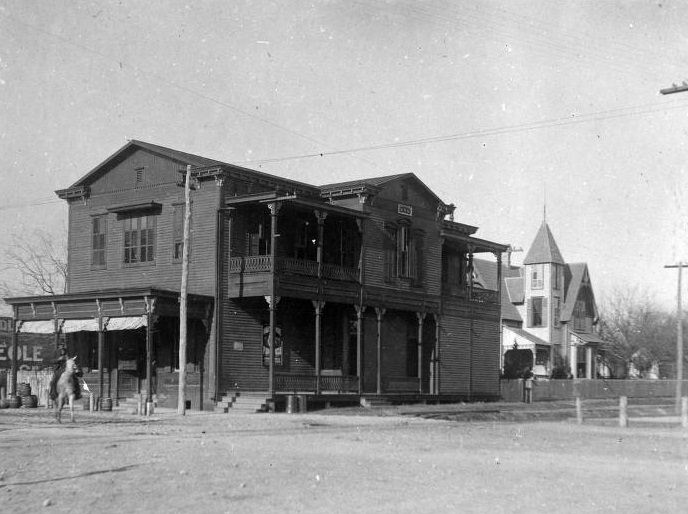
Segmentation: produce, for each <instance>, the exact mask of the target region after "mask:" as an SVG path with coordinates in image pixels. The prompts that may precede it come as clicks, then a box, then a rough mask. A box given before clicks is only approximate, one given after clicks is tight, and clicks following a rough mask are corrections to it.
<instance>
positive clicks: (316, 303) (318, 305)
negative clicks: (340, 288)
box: [312, 300, 325, 394]
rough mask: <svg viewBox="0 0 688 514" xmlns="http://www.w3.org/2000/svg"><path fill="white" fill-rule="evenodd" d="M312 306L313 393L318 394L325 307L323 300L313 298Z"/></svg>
mask: <svg viewBox="0 0 688 514" xmlns="http://www.w3.org/2000/svg"><path fill="white" fill-rule="evenodd" d="M312 303H313V307H315V394H320V373H321V369H320V365H321V363H320V360H321V359H322V357H321V355H320V349H321V345H322V311H323V308H324V307H325V302H323V301H321V300H313V301H312Z"/></svg>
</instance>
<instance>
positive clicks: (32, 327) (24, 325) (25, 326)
mask: <svg viewBox="0 0 688 514" xmlns="http://www.w3.org/2000/svg"><path fill="white" fill-rule="evenodd" d="M17 332H22V333H25V334H54V333H55V322H54V321H53V320H51V319H48V320H43V321H21V322H19V328H18V330H17Z"/></svg>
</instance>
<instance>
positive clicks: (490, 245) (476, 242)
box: [440, 229, 509, 253]
mask: <svg viewBox="0 0 688 514" xmlns="http://www.w3.org/2000/svg"><path fill="white" fill-rule="evenodd" d="M440 236H441V237H444V238H446V239H447V240H448V241H455V242H459V243H464V244H466V245H471V246H472V247H473V249H474V250H473V251H474V252H475V253H481V252H500V253H501V252H506V250H507V248H508V247H509V245H504V244H500V243H495V242H493V241H487V240H486V239H478V238H477V237H473V236H471V235H468V234H461V233H457V232H451V231H449V230H445V229H442V230H441V231H440Z"/></svg>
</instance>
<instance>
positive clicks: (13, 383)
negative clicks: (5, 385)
mask: <svg viewBox="0 0 688 514" xmlns="http://www.w3.org/2000/svg"><path fill="white" fill-rule="evenodd" d="M12 311H13V314H14V319H13V320H12V366H11V368H10V391H9V394H17V369H18V367H17V346H18V340H19V332H18V329H19V327H18V325H17V321H18V320H17V318H18V317H19V307H17V306H16V305H15V306H13V308H12Z"/></svg>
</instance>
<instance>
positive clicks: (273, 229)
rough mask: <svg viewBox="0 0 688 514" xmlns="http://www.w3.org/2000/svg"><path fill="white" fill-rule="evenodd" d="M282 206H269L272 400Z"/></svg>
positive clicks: (274, 203) (273, 393) (269, 366)
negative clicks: (279, 219)
mask: <svg viewBox="0 0 688 514" xmlns="http://www.w3.org/2000/svg"><path fill="white" fill-rule="evenodd" d="M281 207H282V204H281V203H280V202H272V203H269V204H268V209H270V251H271V253H272V258H271V259H270V337H269V339H268V342H269V345H270V358H269V362H268V394H269V396H270V399H272V397H273V396H274V395H275V310H276V308H277V302H278V301H279V300H277V298H276V296H277V276H276V275H277V215H278V214H279V211H280V208H281Z"/></svg>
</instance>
